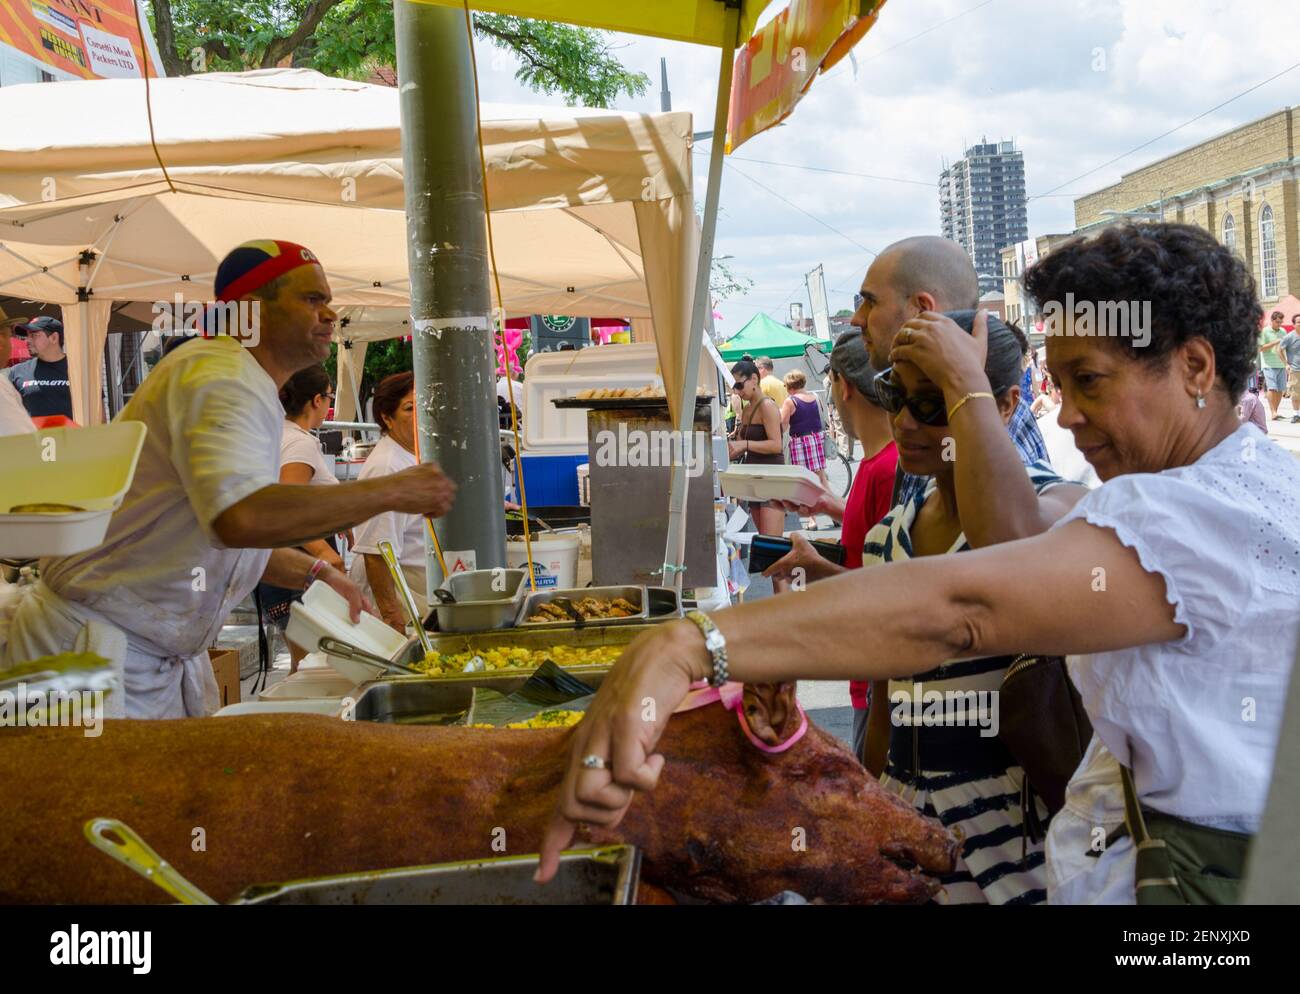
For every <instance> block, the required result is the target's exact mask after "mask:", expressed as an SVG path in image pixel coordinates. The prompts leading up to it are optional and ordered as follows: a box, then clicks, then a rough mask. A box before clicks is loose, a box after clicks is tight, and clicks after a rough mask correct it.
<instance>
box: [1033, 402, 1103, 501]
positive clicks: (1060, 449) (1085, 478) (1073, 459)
mask: <svg viewBox="0 0 1300 994" xmlns="http://www.w3.org/2000/svg"><path fill="white" fill-rule="evenodd" d="M1059 414H1060V408H1059V407H1058V408H1053V409H1052V410H1050V411H1048V412H1047V413H1046V414H1044V415H1043V416H1042V417H1041V418H1039V419H1038V431H1039V434H1041V435H1042V436H1043V445H1045V446H1046V447H1047V459H1048V461H1049V462H1050V463H1051V464H1052V469H1054V470H1056V472H1057V473H1059V474H1060V475H1061V479H1063V480H1070V481H1072V482H1074V483H1082V484H1083V485H1084V486H1085V487H1087V488H1088V489H1089V490H1095V489H1096V488H1097V487H1099V486H1101V477H1099V476H1098V475H1097V471H1096V470H1095V469H1093V468H1092V464H1091V463H1090V462H1088V460H1087V459H1085V458H1084V455H1083V453H1082V452H1080V451H1079V446H1078V445H1076V444H1075V441H1074V434H1073V433H1072V432H1071V431H1070V429H1069V428H1062V427H1061V424H1060V422H1059V421H1057V420H1056V419H1057V417H1058V415H1059Z"/></svg>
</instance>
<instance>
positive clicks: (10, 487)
mask: <svg viewBox="0 0 1300 994" xmlns="http://www.w3.org/2000/svg"><path fill="white" fill-rule="evenodd" d="M144 437H145V426H144V423H143V422H140V421H117V422H114V423H113V424H107V425H92V426H91V427H89V428H66V427H65V428H47V429H45V430H43V431H37V432H32V433H29V434H23V435H9V436H6V437H4V438H0V466H3V467H4V471H3V480H0V556H4V557H6V558H10V559H37V558H39V557H41V556H67V555H71V554H72V553H74V552H84V551H85V550H87V549H93V548H95V547H96V546H98V545H101V544H103V541H104V535H105V534H106V533H107V532H108V521H109V519H110V518H111V517H112V516H113V512H114V511H115V510H116V509H117V508H118V506H119V505H120V504H121V503H122V498H123V497H124V496H126V490H127V488H128V487H129V486H130V485H131V480H132V478H133V477H134V476H135V466H136V462H137V461H138V460H139V458H140V449H141V447H142V446H143V445H144ZM23 504H67V505H70V506H72V507H78V508H81V510H79V511H71V512H68V513H67V514H40V513H37V514H9V513H6V512H8V510H9V508H11V507H19V506H21V505H23Z"/></svg>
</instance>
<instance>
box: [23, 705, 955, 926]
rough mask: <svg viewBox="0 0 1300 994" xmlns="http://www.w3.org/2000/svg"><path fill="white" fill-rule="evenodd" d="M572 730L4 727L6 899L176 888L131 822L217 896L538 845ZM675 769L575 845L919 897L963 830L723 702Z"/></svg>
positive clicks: (747, 877)
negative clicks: (124, 853)
mask: <svg viewBox="0 0 1300 994" xmlns="http://www.w3.org/2000/svg"><path fill="white" fill-rule="evenodd" d="M792 703H793V693H792V689H791V688H789V687H788V685H787V686H785V687H782V688H779V689H778V688H747V690H746V698H745V707H746V710H747V713H748V715H749V722H750V726H751V728H752V729H753V730H754V732H755V734H756V735H757V736H758V737H759V738H762V739H765V740H767V741H772V742H776V741H780V740H783V739H784V738H786V737H788V736H789V735H790V734H792V733H793V732H794V730H795V728H796V727H797V720H798V715H797V713H796V712H795V710H794V708H793V707H792ZM571 735H572V730H571V729H555V730H549V729H545V730H520V731H511V730H505V729H501V730H481V729H472V728H440V727H411V726H396V725H382V724H372V723H365V722H349V721H341V720H338V719H334V718H327V717H321V716H318V715H305V714H303V715H297V714H282V715H268V716H248V717H238V718H206V719H187V720H181V721H155V722H146V721H110V722H107V723H105V725H104V727H103V732H102V734H101V735H100V736H98V737H95V738H90V737H85V736H84V735H83V734H82V730H81V729H79V728H37V729H32V728H27V729H14V728H5V729H0V783H3V784H4V793H5V797H4V830H3V831H0V901H3V902H7V903H13V902H37V903H80V902H96V903H128V902H131V903H133V902H157V901H165V900H168V898H167V897H166V895H165V894H164V893H163V892H162V891H161V890H158V889H157V888H155V887H154V886H153V885H152V884H150V883H148V882H146V881H145V880H143V879H142V878H140V877H139V876H137V875H136V874H134V873H133V872H131V871H130V870H129V869H127V868H126V867H123V866H121V865H119V864H118V863H116V862H115V861H113V860H111V859H110V858H108V857H107V856H105V855H104V854H103V853H101V852H99V851H97V850H96V849H94V848H92V847H91V845H90V844H89V843H88V842H87V841H86V839H85V837H84V836H83V834H82V826H83V825H84V824H85V822H86V821H87V820H88V819H90V818H93V817H98V816H106V817H112V818H117V819H120V820H122V821H124V822H126V824H128V825H130V826H131V827H132V828H134V829H135V830H136V831H137V832H138V833H139V834H140V835H141V836H142V837H143V838H144V839H145V841H146V842H148V843H149V844H150V845H151V846H152V847H153V848H154V849H155V850H157V851H158V852H159V853H160V854H161V855H162V856H163V858H164V859H167V860H168V861H170V862H171V863H172V864H173V865H174V866H175V867H176V868H177V869H178V870H179V871H180V872H181V873H182V874H183V875H184V876H186V877H188V878H189V879H190V880H191V881H193V882H194V883H195V884H196V885H197V886H198V887H200V888H201V889H202V890H204V891H206V892H207V893H209V894H211V895H212V896H213V897H215V898H217V899H218V900H229V899H231V898H232V897H234V896H235V895H236V894H237V893H238V892H239V891H240V890H242V889H243V888H245V887H247V886H249V885H250V884H255V883H269V882H275V881H283V880H290V879H297V878H302V877H313V876H322V875H327V874H333V873H343V872H349V871H363V870H374V869H383V868H388V867H398V866H411V865H419V864H425V863H438V862H445V861H449V860H461V859H472V858H477V857H487V856H498V855H508V854H512V853H531V852H536V851H537V850H538V849H539V847H540V844H541V841H542V836H543V834H544V832H545V829H546V826H547V823H548V820H549V818H550V814H551V810H552V806H553V804H554V803H555V796H556V787H557V786H558V784H559V782H560V779H561V777H562V776H563V772H564V768H565V763H566V759H567V755H568V751H569V738H570V736H571ZM660 750H661V751H662V752H663V753H664V754H665V756H666V758H667V765H666V767H665V769H664V772H663V774H662V777H661V779H660V783H659V787H658V789H656V790H655V791H653V792H651V793H647V794H643V795H641V796H639V797H638V798H637V799H636V800H635V801H634V802H633V804H632V806H631V808H630V809H629V811H628V814H627V817H626V818H625V819H624V821H623V823H622V824H621V825H619V826H618V828H617V829H614V830H610V831H606V830H598V831H597V830H592V831H584V832H583V833H582V834H580V836H579V838H578V839H577V840H575V843H574V845H575V846H581V845H583V844H590V843H606V842H611V841H626V842H631V843H634V844H636V845H637V846H640V847H641V850H642V853H643V864H642V876H643V879H645V880H647V881H649V882H651V883H654V884H658V885H660V886H663V887H666V888H668V889H670V890H672V891H674V892H677V893H679V894H685V895H689V896H692V897H696V898H702V899H705V900H709V901H720V902H732V901H755V900H759V899H762V898H765V897H768V896H770V895H772V894H775V893H777V892H779V891H782V890H786V889H789V890H794V891H798V892H799V893H801V894H803V895H805V896H806V897H808V898H810V899H813V898H820V899H822V900H825V901H827V902H899V903H912V902H921V901H925V900H926V899H927V898H929V897H930V895H931V894H932V893H934V891H935V890H936V888H937V885H936V884H935V883H934V882H933V880H931V879H930V878H929V877H927V876H926V875H924V873H922V872H919V871H918V870H915V869H906V868H904V867H903V866H900V865H898V863H896V862H895V861H896V860H898V861H908V862H910V863H913V864H916V865H917V866H919V867H920V868H921V869H922V870H925V871H929V872H930V873H940V872H947V871H949V870H951V868H952V866H953V863H954V860H955V858H956V853H957V849H958V845H957V842H956V841H955V840H954V839H953V837H952V836H951V835H950V834H949V833H948V832H947V831H946V830H944V829H943V828H942V827H941V826H940V825H939V824H938V823H936V822H934V821H931V820H929V819H926V818H923V817H921V816H920V815H919V814H917V813H916V812H915V811H914V810H913V809H912V808H911V807H910V806H908V805H905V804H903V803H902V802H901V801H899V800H898V799H896V798H894V797H893V796H892V795H890V794H889V793H887V792H886V791H884V790H882V789H881V788H880V787H879V786H878V785H877V784H876V783H875V782H874V781H873V780H871V779H870V778H869V776H868V775H867V773H866V772H865V771H864V770H863V769H862V767H861V766H859V765H858V763H857V762H856V761H855V760H854V759H853V757H852V756H851V755H850V754H849V753H848V752H847V751H846V750H845V749H844V748H843V747H842V746H840V745H839V744H838V743H837V742H836V741H835V740H834V739H833V738H831V737H830V736H828V735H826V734H825V733H823V732H821V731H820V730H818V729H816V728H814V727H810V728H809V729H808V732H807V734H806V735H805V736H804V738H803V739H802V740H801V741H799V742H798V743H796V744H795V745H794V746H793V747H791V748H790V749H789V750H787V751H786V752H783V753H779V754H766V753H763V752H761V751H760V750H758V749H756V748H755V747H754V746H753V745H752V744H751V743H750V742H749V741H748V740H747V739H746V738H745V737H744V735H743V734H742V732H741V729H740V727H739V725H738V722H737V720H736V715H735V714H734V713H733V712H730V711H726V710H724V709H723V708H722V707H721V706H719V705H717V704H714V705H709V706H706V707H703V708H700V709H698V710H694V711H689V712H685V713H682V714H678V715H675V716H674V717H673V719H672V720H671V721H670V722H669V726H668V728H667V730H666V731H665V733H664V736H663V738H662V740H661V742H660Z"/></svg>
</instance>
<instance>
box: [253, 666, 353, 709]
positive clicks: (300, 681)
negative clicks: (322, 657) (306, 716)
mask: <svg viewBox="0 0 1300 994" xmlns="http://www.w3.org/2000/svg"><path fill="white" fill-rule="evenodd" d="M356 689H357V685H356V684H355V683H354V682H353V681H352V678H351V677H346V676H344V675H343V674H341V673H335V672H334V670H333V669H331V668H329V667H325V668H323V669H314V670H299V671H298V672H297V673H294V674H293V675H292V676H288V677H285V678H284V679H283V680H281V681H280V682H279V683H275V684H272V685H271V686H269V687H267V688H266V689H265V690H263V691H262V692H261V693H259V694H258V695H257V699H258V700H259V701H312V700H327V699H329V698H334V699H335V700H338V699H339V698H343V697H348V696H355V694H353V691H355V690H356Z"/></svg>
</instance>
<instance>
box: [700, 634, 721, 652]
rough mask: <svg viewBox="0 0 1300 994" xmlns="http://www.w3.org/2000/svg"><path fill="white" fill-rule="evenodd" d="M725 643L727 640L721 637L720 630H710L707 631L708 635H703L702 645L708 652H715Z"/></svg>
mask: <svg viewBox="0 0 1300 994" xmlns="http://www.w3.org/2000/svg"><path fill="white" fill-rule="evenodd" d="M726 644H727V640H726V639H724V638H723V637H722V633H721V632H718V631H712V632H709V634H708V635H706V636H704V647H705V648H706V649H708V650H709V651H710V652H716V651H717V650H718V649H721V648H722V647H723V646H724V645H726Z"/></svg>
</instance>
